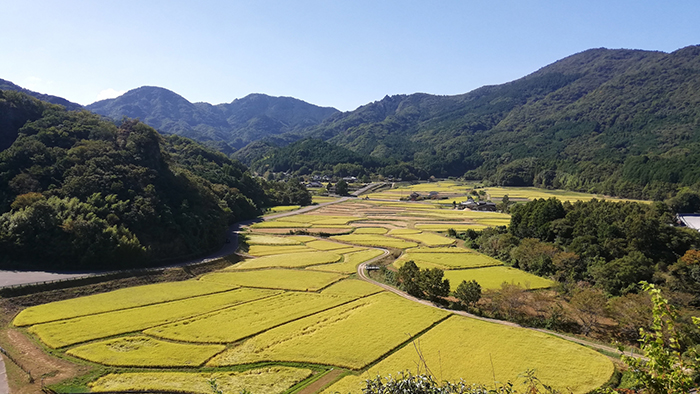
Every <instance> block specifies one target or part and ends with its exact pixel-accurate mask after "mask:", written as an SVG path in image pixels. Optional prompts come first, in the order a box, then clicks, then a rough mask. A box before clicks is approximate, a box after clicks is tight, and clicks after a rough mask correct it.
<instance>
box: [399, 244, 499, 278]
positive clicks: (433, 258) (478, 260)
mask: <svg viewBox="0 0 700 394" xmlns="http://www.w3.org/2000/svg"><path fill="white" fill-rule="evenodd" d="M419 250H422V249H419ZM409 260H413V262H415V263H416V265H417V266H418V267H420V268H440V269H441V270H455V269H464V268H480V267H491V266H496V265H503V263H502V262H500V261H498V260H496V259H494V258H492V257H489V256H486V255H484V254H481V253H476V252H472V253H417V252H411V253H405V254H404V255H403V256H401V258H400V259H398V260H396V261H395V262H394V263H393V265H394V267H396V268H401V266H403V265H404V264H405V263H406V262H407V261H409ZM460 283H461V281H460Z"/></svg>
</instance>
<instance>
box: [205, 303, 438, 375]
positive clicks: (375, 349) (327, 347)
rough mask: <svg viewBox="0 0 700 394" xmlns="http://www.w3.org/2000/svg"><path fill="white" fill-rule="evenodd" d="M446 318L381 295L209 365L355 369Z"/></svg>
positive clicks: (255, 340) (246, 345)
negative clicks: (313, 365)
mask: <svg viewBox="0 0 700 394" xmlns="http://www.w3.org/2000/svg"><path fill="white" fill-rule="evenodd" d="M388 311H391V312H390V313H388ZM448 315H449V314H448V313H447V312H445V311H442V310H439V309H436V308H431V307H427V306H425V305H421V304H417V303H414V302H411V301H408V300H406V299H403V298H401V297H399V296H397V295H395V294H390V293H379V294H376V295H373V296H369V297H366V298H362V299H359V300H357V301H353V302H351V303H349V304H346V305H343V306H340V307H338V308H335V309H333V310H329V311H326V312H321V313H318V314H316V315H312V316H309V317H306V318H303V319H299V320H296V321H293V322H291V323H288V324H285V325H283V326H280V327H276V328H273V329H271V330H268V331H265V332H264V333H262V334H259V335H256V336H255V337H252V338H250V339H247V340H246V341H244V342H243V343H241V344H240V345H237V346H234V347H233V348H230V349H228V350H226V351H225V352H223V353H221V354H220V355H218V356H216V357H215V358H213V359H212V360H211V361H210V362H208V363H207V365H209V366H225V365H236V364H245V363H253V362H260V361H289V362H314V363H322V364H330V365H336V366H341V367H346V368H353V369H359V368H362V367H364V366H366V365H367V364H369V363H371V362H372V361H374V360H376V359H378V358H380V357H381V356H382V355H384V354H386V353H387V352H388V351H390V350H391V349H393V348H395V347H397V346H399V345H400V344H402V343H404V342H406V341H407V340H408V339H410V336H409V335H416V334H418V333H420V332H422V331H423V330H425V329H427V328H428V327H430V326H431V325H432V324H433V323H435V322H437V321H439V320H441V319H443V318H445V317H446V316H448ZM359 327H362V329H358V328H359ZM352 344H356V345H357V346H352ZM349 345H350V346H349Z"/></svg>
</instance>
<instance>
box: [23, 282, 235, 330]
mask: <svg viewBox="0 0 700 394" xmlns="http://www.w3.org/2000/svg"><path fill="white" fill-rule="evenodd" d="M235 287H236V285H227V284H206V283H202V282H200V281H197V280H187V281H182V282H168V283H157V284H153V285H146V286H136V287H129V288H126V289H119V290H115V291H110V292H109V293H102V294H95V295H90V296H87V297H80V298H73V299H70V300H64V301H56V302H51V303H48V304H43V305H37V306H32V307H29V308H27V309H24V310H23V311H22V312H20V313H19V314H18V315H17V317H15V320H14V321H13V323H14V324H15V325H16V326H28V325H32V324H37V323H46V322H50V321H56V320H63V319H69V318H73V317H78V316H87V315H94V314H97V313H103V312H110V311H115V310H119V309H127V308H134V307H138V306H145V305H151V304H158V303H161V302H166V301H175V300H180V299H185V298H190V297H195V296H200V295H205V294H212V293H217V292H222V291H226V290H232V289H234V288H235Z"/></svg>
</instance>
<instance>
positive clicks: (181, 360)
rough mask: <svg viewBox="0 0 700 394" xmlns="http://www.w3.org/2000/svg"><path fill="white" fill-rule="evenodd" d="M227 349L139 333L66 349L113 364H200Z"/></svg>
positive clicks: (150, 365)
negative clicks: (160, 338) (155, 337)
mask: <svg viewBox="0 0 700 394" xmlns="http://www.w3.org/2000/svg"><path fill="white" fill-rule="evenodd" d="M224 349H226V346H224V345H194V344H185V343H173V342H165V341H160V340H158V339H154V338H150V337H146V336H141V335H138V336H131V337H123V338H116V339H110V340H106V341H102V342H95V343H89V344H87V345H83V346H78V347H75V348H73V349H70V350H68V351H67V352H66V353H68V354H70V355H71V356H74V357H78V358H82V359H84V360H88V361H92V362H95V363H98V364H103V365H111V366H121V367H197V366H200V365H202V364H204V362H205V361H207V360H209V359H210V358H212V357H214V356H215V355H216V354H217V353H220V352H222V351H223V350H224Z"/></svg>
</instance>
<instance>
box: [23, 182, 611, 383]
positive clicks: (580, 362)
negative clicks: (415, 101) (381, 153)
mask: <svg viewBox="0 0 700 394" xmlns="http://www.w3.org/2000/svg"><path fill="white" fill-rule="evenodd" d="M423 187H425V188H429V189H430V191H433V190H435V191H440V193H443V192H444V193H448V192H449V193H457V192H460V189H463V190H466V187H467V186H466V185H456V184H455V185H450V184H449V183H445V184H430V185H422V186H421V185H416V188H415V190H419V189H420V188H423ZM392 192H393V191H392ZM508 220H509V219H508V217H507V215H502V214H495V213H486V212H470V211H459V210H453V209H451V205H450V204H437V203H432V202H430V203H405V202H372V201H348V202H344V203H340V204H333V205H329V206H326V207H322V208H319V209H317V210H314V211H312V212H310V213H306V214H299V215H293V216H289V217H284V218H282V219H280V220H273V221H265V222H261V223H256V224H254V225H253V226H251V227H252V232H250V233H247V238H248V245H249V250H248V253H249V254H250V255H252V256H257V257H256V258H249V259H247V260H244V261H243V262H240V263H237V264H235V265H232V266H230V267H228V268H226V269H223V270H219V271H216V272H212V273H209V274H206V275H203V276H201V277H200V278H199V279H196V280H188V281H183V282H173V283H167V284H157V285H148V286H141V287H135V288H129V289H123V290H119V291H115V292H111V293H105V294H99V295H94V296H90V297H83V298H77V299H73V300H67V301H60V302H57V303H52V304H47V305H40V306H36V307H31V308H27V309H25V310H24V311H22V312H21V313H20V314H19V315H18V316H17V317H16V319H15V321H14V324H15V325H16V326H22V327H25V328H26V330H27V331H29V332H30V333H33V334H35V335H36V336H37V337H38V338H39V339H40V340H41V341H43V342H44V343H46V344H47V345H48V346H49V347H52V348H55V349H58V350H56V352H59V353H60V352H63V353H65V354H67V355H68V356H72V357H77V358H80V359H83V360H86V361H84V362H87V363H97V364H101V365H106V366H110V369H109V370H110V371H112V372H115V373H110V374H108V375H105V376H102V377H99V378H98V379H97V380H95V381H94V382H92V383H90V387H89V389H90V390H92V391H93V392H107V391H139V390H140V391H149V390H150V391H168V392H196V393H207V394H209V393H211V386H210V384H209V380H210V379H216V381H217V383H218V385H219V387H220V388H221V389H222V390H223V391H224V392H232V393H233V392H240V391H241V390H243V389H245V390H248V391H249V392H252V393H283V392H285V391H286V390H288V389H289V388H290V387H292V386H294V385H295V384H297V383H299V382H301V381H304V380H305V379H308V378H309V377H310V376H311V375H312V374H313V373H315V372H318V371H319V370H322V369H323V368H331V367H341V368H347V369H350V370H353V371H355V372H356V373H357V376H355V375H353V376H349V377H346V378H343V379H342V380H340V381H339V382H337V383H336V384H334V385H333V386H332V387H330V388H327V391H326V392H328V393H331V392H335V391H339V392H341V393H348V392H355V393H359V387H360V386H359V385H361V383H362V381H363V379H365V378H368V377H374V375H375V374H376V373H380V374H382V375H387V374H394V375H395V374H396V373H397V372H398V371H402V370H406V369H414V368H415V366H416V365H418V356H417V354H416V350H415V349H416V347H418V348H420V349H421V351H422V353H423V355H424V356H425V358H426V360H427V362H428V364H429V366H430V367H431V368H432V370H433V372H436V371H438V370H439V371H440V372H439V374H440V375H439V376H438V378H439V379H450V380H455V381H457V380H459V379H460V378H464V379H466V380H467V381H469V382H482V383H491V382H492V381H493V376H492V373H493V372H495V373H496V374H497V378H498V380H501V381H506V380H509V379H510V380H517V376H518V374H520V373H522V372H524V371H525V370H526V369H528V368H536V369H537V376H538V377H539V378H540V379H542V380H543V381H544V382H545V383H553V384H554V383H556V384H557V385H560V386H557V387H565V386H567V387H571V388H572V390H573V392H574V393H576V394H579V393H584V392H587V391H589V390H590V389H592V388H595V387H598V386H599V385H600V384H602V383H603V382H605V381H607V380H608V378H609V377H610V375H611V373H612V364H611V363H610V362H609V361H608V360H607V359H606V358H605V357H603V356H601V355H599V354H597V353H595V352H592V351H590V350H587V349H585V348H583V347H581V346H578V345H575V344H573V343H569V342H566V341H563V340H560V339H557V338H554V337H551V336H548V335H544V334H541V333H538V332H534V331H529V330H524V329H519V328H512V327H505V326H501V325H495V324H491V323H485V322H481V321H476V320H472V319H467V318H463V317H458V316H456V315H453V314H452V313H451V312H449V311H446V310H442V309H437V308H433V307H429V306H426V305H423V304H420V303H416V302H413V301H409V300H407V299H404V298H401V297H399V296H397V295H395V294H393V293H390V292H387V291H385V290H384V289H383V288H381V287H379V286H376V285H374V284H371V283H368V282H365V281H362V280H358V279H354V274H355V272H356V269H357V266H358V265H359V264H361V263H363V262H366V261H368V260H371V259H374V258H376V257H380V256H382V254H383V253H384V252H383V251H382V250H381V249H376V248H369V247H370V246H373V247H384V248H392V249H397V250H393V251H392V253H394V254H395V255H398V254H399V253H403V256H401V257H400V258H399V259H398V260H397V261H396V262H395V264H394V266H395V267H397V268H398V267H400V266H401V264H403V263H405V261H407V260H414V261H416V263H417V264H418V265H419V266H420V267H425V268H432V267H438V268H441V269H444V270H445V277H446V278H448V279H449V280H450V283H451V284H452V286H453V288H454V287H456V286H457V285H459V283H460V282H461V281H462V280H471V279H475V280H477V281H478V282H479V283H480V284H481V285H482V288H484V289H497V288H499V287H500V286H501V283H503V282H508V283H520V284H521V285H525V286H529V287H530V288H543V287H549V286H552V285H553V282H552V281H549V280H547V279H544V278H540V277H537V276H534V275H531V274H528V273H525V272H523V271H519V270H515V269H512V268H508V267H504V266H501V262H499V261H497V260H494V259H492V258H490V257H488V256H485V255H482V254H479V253H477V252H475V251H473V250H470V249H466V248H462V247H458V246H456V245H454V242H453V239H451V238H448V237H445V236H442V235H438V234H435V233H434V232H432V231H434V230H439V231H446V230H447V228H455V229H456V230H462V229H464V228H483V227H485V226H487V225H501V224H502V223H505V222H506V221H508ZM302 228H303V229H309V230H315V231H319V232H320V231H322V230H324V232H325V231H334V230H337V231H341V232H345V233H349V232H352V234H347V235H340V236H333V237H330V238H329V239H324V238H322V237H314V236H309V235H280V236H275V235H271V233H274V232H278V233H281V234H285V233H287V232H288V230H289V229H302ZM419 245H420V247H419ZM449 245H451V246H449ZM448 246H449V247H448ZM416 337H417V338H418V339H417V340H416V341H415V342H414V343H415V345H414V343H411V342H410V340H411V338H416ZM491 359H493V369H492V366H491ZM252 363H270V365H267V364H265V365H266V366H265V367H260V364H252ZM254 365H255V366H254ZM309 365H317V366H323V367H316V366H311V367H310V366H309ZM370 365H371V366H372V367H371V368H370V367H369V366H370ZM294 366H297V367H298V368H294ZM133 368H140V370H139V372H135V370H134V369H133ZM149 368H150V369H149ZM163 368H188V369H187V370H186V371H187V372H183V370H179V372H175V371H172V370H170V371H166V370H163ZM248 368H252V369H248ZM367 368H369V369H367ZM414 372H415V371H414ZM306 382H307V383H305V384H308V381H306ZM87 389H88V387H85V388H84V390H87Z"/></svg>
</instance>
